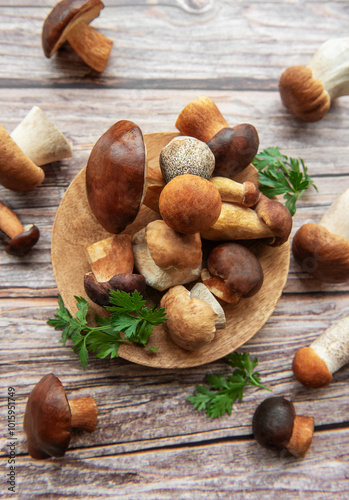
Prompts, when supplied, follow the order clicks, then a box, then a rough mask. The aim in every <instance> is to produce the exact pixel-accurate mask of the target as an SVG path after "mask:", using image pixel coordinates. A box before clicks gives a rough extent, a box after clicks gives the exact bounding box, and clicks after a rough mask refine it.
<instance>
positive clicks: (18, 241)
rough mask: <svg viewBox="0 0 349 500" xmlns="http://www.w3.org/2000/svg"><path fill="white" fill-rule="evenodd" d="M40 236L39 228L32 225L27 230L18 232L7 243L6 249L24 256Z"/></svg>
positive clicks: (11, 253) (10, 252)
mask: <svg viewBox="0 0 349 500" xmlns="http://www.w3.org/2000/svg"><path fill="white" fill-rule="evenodd" d="M39 238H40V231H39V229H38V228H37V227H36V226H34V225H32V226H30V227H29V228H28V229H27V230H26V231H23V232H22V233H20V234H17V236H15V237H14V238H12V239H11V240H10V241H9V242H8V243H7V245H6V247H5V251H6V252H7V253H8V254H10V255H16V256H18V257H22V256H23V255H25V254H26V253H28V252H29V251H30V250H31V249H32V248H33V246H34V245H36V243H37V242H38V240H39Z"/></svg>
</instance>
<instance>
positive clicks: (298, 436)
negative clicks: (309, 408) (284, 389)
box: [252, 396, 314, 457]
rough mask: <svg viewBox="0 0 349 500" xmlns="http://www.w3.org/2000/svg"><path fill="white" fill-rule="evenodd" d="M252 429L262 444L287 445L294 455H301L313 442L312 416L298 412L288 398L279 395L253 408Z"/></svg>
mask: <svg viewBox="0 0 349 500" xmlns="http://www.w3.org/2000/svg"><path fill="white" fill-rule="evenodd" d="M252 430H253V434H254V437H255V439H256V441H257V442H258V443H259V444H260V445H261V446H263V447H264V448H268V449H271V450H284V449H287V450H288V451H289V452H290V453H291V454H292V455H294V456H295V457H304V456H305V455H306V453H307V451H308V449H309V447H310V445H311V443H312V439H313V434H314V418H313V417H304V416H297V415H296V411H295V408H294V405H293V404H292V403H291V402H290V401H288V400H287V399H285V398H283V397H280V396H277V397H271V398H267V399H265V400H264V401H263V402H262V403H261V404H260V405H259V406H258V407H257V409H256V411H255V412H254V415H253V420H252Z"/></svg>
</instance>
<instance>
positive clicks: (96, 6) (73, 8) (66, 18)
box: [42, 0, 104, 57]
mask: <svg viewBox="0 0 349 500" xmlns="http://www.w3.org/2000/svg"><path fill="white" fill-rule="evenodd" d="M103 8H104V4H103V2H101V0H62V1H61V2H58V3H57V4H56V5H55V7H53V9H52V10H51V12H50V13H49V14H48V16H47V17H46V19H45V22H44V25H43V29H42V47H43V50H44V54H45V56H46V57H51V56H52V54H53V53H54V52H56V50H58V49H59V47H60V46H61V45H62V44H63V43H64V42H65V41H66V40H67V37H68V35H69V32H70V30H71V29H72V28H73V27H74V26H75V25H76V24H77V23H79V22H82V21H83V22H84V23H86V24H89V23H90V22H91V21H92V20H93V19H95V18H96V17H98V15H99V13H100V11H101V10H102V9H103Z"/></svg>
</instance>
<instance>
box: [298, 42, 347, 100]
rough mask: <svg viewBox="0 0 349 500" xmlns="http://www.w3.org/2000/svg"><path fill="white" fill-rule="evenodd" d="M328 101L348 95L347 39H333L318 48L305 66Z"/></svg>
mask: <svg viewBox="0 0 349 500" xmlns="http://www.w3.org/2000/svg"><path fill="white" fill-rule="evenodd" d="M307 66H308V68H310V69H311V70H312V72H313V78H315V79H316V80H320V81H321V82H322V83H323V85H324V87H325V89H326V90H327V92H328V94H329V96H330V99H331V100H332V99H335V98H337V97H340V96H342V95H348V94H349V38H334V39H332V40H328V41H327V42H325V43H324V44H322V45H321V47H319V49H318V50H317V51H316V53H315V54H314V56H313V57H312V59H311V61H310V62H309V64H308V65H307Z"/></svg>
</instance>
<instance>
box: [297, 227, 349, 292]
mask: <svg viewBox="0 0 349 500" xmlns="http://www.w3.org/2000/svg"><path fill="white" fill-rule="evenodd" d="M292 251H293V255H294V256H295V258H296V260H297V262H298V263H299V265H300V266H301V267H302V269H303V270H304V271H306V272H307V273H309V274H311V275H312V276H314V278H316V279H318V280H320V281H323V282H326V283H343V282H345V281H348V280H349V242H348V240H347V239H346V238H344V237H343V236H340V235H337V234H333V233H331V232H330V231H329V230H328V229H326V228H325V227H323V226H321V225H319V224H314V223H308V224H304V225H303V226H301V227H300V228H299V229H298V231H297V232H296V234H295V235H294V238H293V242H292Z"/></svg>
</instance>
